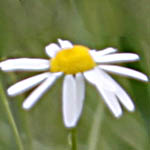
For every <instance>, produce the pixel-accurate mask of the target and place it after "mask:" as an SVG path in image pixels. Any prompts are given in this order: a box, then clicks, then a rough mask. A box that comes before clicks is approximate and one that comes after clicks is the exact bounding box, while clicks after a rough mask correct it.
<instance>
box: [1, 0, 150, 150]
mask: <svg viewBox="0 0 150 150" xmlns="http://www.w3.org/2000/svg"><path fill="white" fill-rule="evenodd" d="M57 38H62V39H68V40H71V41H72V42H73V43H78V44H83V45H87V46H88V47H90V48H94V49H103V48H105V47H108V46H112V47H116V48H118V49H119V50H120V51H124V52H125V51H128V52H135V53H137V54H139V55H140V56H141V61H140V62H138V63H132V64H127V66H129V67H131V68H135V69H138V70H140V71H142V72H145V73H146V74H150V50H149V49H150V1H149V0H140V1H137V0H125V1H122V0H0V59H1V60H5V59H7V58H18V57H37V58H38V57H40V58H47V56H46V55H45V52H44V47H45V46H46V45H47V44H49V43H51V42H56V41H57ZM31 75H32V74H31V73H2V72H1V74H0V77H1V78H0V81H1V86H0V150H23V149H24V150H60V149H61V150H68V149H69V147H70V146H69V142H68V135H69V130H68V129H66V128H65V127H64V125H63V121H62V113H61V86H60V85H61V84H62V79H60V80H59V81H57V82H56V84H55V85H54V86H53V87H52V89H51V90H50V91H49V92H47V93H46V94H45V95H44V96H43V98H42V99H41V100H40V101H39V102H38V103H37V104H36V106H35V107H34V108H33V109H32V110H31V111H29V112H26V111H24V110H23V109H22V107H21V104H22V101H23V99H24V97H25V96H27V94H29V93H26V94H23V95H21V96H17V97H15V98H9V97H7V96H6V94H5V93H4V91H6V89H7V87H8V86H9V85H11V84H13V83H15V82H17V81H19V80H21V79H23V78H26V77H29V76H31ZM114 77H115V78H116V79H117V80H118V81H119V82H120V83H121V85H123V87H124V88H125V89H126V90H127V91H128V93H129V94H130V95H131V97H132V98H133V100H134V102H135V105H136V112H134V113H129V112H124V116H123V117H122V118H121V119H119V120H116V119H115V118H114V117H113V116H112V114H111V113H110V112H109V110H108V108H106V106H105V105H103V101H102V100H101V99H100V96H99V94H98V93H97V91H96V90H95V89H94V88H93V87H92V86H91V85H89V84H87V90H86V100H85V104H84V110H83V114H82V116H81V119H80V121H79V124H78V126H77V129H76V132H77V133H76V134H77V143H78V150H149V149H150V148H149V143H150V139H149V133H150V85H149V84H146V83H141V82H139V81H135V80H131V79H126V78H122V77H117V76H114ZM9 108H10V111H11V112H12V113H11V114H10V112H9ZM124 111H125V110H124ZM11 117H13V119H14V121H15V122H14V123H13V122H12V120H11V119H12V118H11ZM14 125H16V127H17V128H16V130H14ZM18 138H19V139H20V140H19V141H18ZM20 142H21V143H20ZM20 144H21V145H22V147H23V148H21V147H20V146H19V145H20Z"/></svg>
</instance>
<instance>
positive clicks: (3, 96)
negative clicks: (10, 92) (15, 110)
mask: <svg viewBox="0 0 150 150" xmlns="http://www.w3.org/2000/svg"><path fill="white" fill-rule="evenodd" d="M0 91H1V92H0V96H1V100H2V102H3V104H4V106H5V108H6V112H7V115H8V120H9V122H10V124H11V126H12V129H13V132H14V135H15V138H16V143H17V145H18V148H19V150H24V148H23V144H22V142H21V137H20V135H19V132H18V129H17V126H16V123H15V121H14V118H13V116H12V112H11V110H10V107H9V104H8V101H7V98H6V96H5V93H4V90H3V88H2V85H1V83H0Z"/></svg>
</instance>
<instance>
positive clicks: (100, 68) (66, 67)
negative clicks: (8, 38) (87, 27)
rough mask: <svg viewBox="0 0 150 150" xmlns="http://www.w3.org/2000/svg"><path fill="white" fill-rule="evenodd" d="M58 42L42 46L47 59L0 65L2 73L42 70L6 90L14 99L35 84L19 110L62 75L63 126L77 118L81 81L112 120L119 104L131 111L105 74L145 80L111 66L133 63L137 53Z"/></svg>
mask: <svg viewBox="0 0 150 150" xmlns="http://www.w3.org/2000/svg"><path fill="white" fill-rule="evenodd" d="M58 43H59V45H58V44H55V43H52V44H50V45H48V46H46V48H45V51H46V54H47V55H48V56H49V57H50V59H49V60H46V59H34V58H19V59H8V60H6V61H3V62H1V63H0V68H1V70H3V71H5V72H9V71H43V73H41V74H39V75H35V76H33V77H30V78H28V79H24V80H22V81H20V82H18V83H16V84H14V85H13V86H11V87H10V88H8V90H7V92H8V95H10V96H16V95H18V94H21V93H23V92H26V91H28V90H30V89H31V88H33V87H35V86H37V85H39V86H38V87H37V88H36V89H35V90H34V91H33V92H32V93H31V94H30V95H29V96H28V97H27V98H26V99H25V100H24V102H23V108H24V109H30V108H31V107H32V106H33V105H34V104H35V103H36V102H37V101H38V100H39V99H40V98H41V96H42V95H43V94H44V93H45V92H46V91H48V89H50V87H51V86H52V85H53V84H54V82H55V81H56V80H57V79H58V78H59V77H61V76H62V75H64V81H63V90H62V93H63V97H62V101H63V102H62V103H63V106H62V111H63V120H64V124H65V126H66V127H69V128H70V127H75V126H76V124H77V122H78V120H79V117H80V115H81V112H82V108H83V103H84V99H85V79H86V80H87V81H88V82H90V83H91V84H93V85H94V86H95V87H96V88H97V90H98V91H99V93H100V95H101V96H102V97H103V100H104V102H105V103H106V105H107V106H108V107H109V109H110V110H111V112H112V113H113V114H114V116H115V117H120V116H121V115H122V109H121V106H120V103H121V104H122V105H124V107H125V108H126V109H127V110H128V111H134V109H135V108H134V104H133V102H132V100H131V98H130V97H129V95H128V94H127V93H126V92H125V90H124V89H123V88H122V87H121V86H120V85H119V84H118V83H117V82H116V81H115V80H114V79H113V78H112V77H111V76H110V75H109V74H107V72H110V73H115V74H119V75H122V76H128V77H132V78H136V79H139V80H142V81H148V77H147V76H146V75H145V74H143V73H141V72H138V71H135V70H132V69H129V68H125V67H121V66H118V65H114V63H119V62H131V61H137V60H139V56H138V55H137V54H133V53H116V51H117V50H116V49H114V48H111V47H109V48H106V49H104V50H101V51H96V50H91V49H89V48H87V47H85V46H81V45H73V44H72V43H71V42H70V41H67V40H61V39H59V40H58ZM119 102H120V103H119Z"/></svg>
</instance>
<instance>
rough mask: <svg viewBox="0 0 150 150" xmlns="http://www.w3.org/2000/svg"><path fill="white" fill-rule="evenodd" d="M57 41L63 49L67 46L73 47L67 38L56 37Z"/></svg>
mask: <svg viewBox="0 0 150 150" xmlns="http://www.w3.org/2000/svg"><path fill="white" fill-rule="evenodd" d="M58 42H59V44H60V46H61V48H63V49H67V48H72V47H73V44H72V43H71V42H70V41H68V40H61V39H58Z"/></svg>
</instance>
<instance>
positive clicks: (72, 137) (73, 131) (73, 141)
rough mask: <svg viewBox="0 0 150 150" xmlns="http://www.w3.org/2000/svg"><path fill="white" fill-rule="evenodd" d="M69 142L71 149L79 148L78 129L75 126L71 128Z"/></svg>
mask: <svg viewBox="0 0 150 150" xmlns="http://www.w3.org/2000/svg"><path fill="white" fill-rule="evenodd" d="M69 144H70V149H71V150H77V139H76V129H75V128H73V129H71V130H70V134H69Z"/></svg>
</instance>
